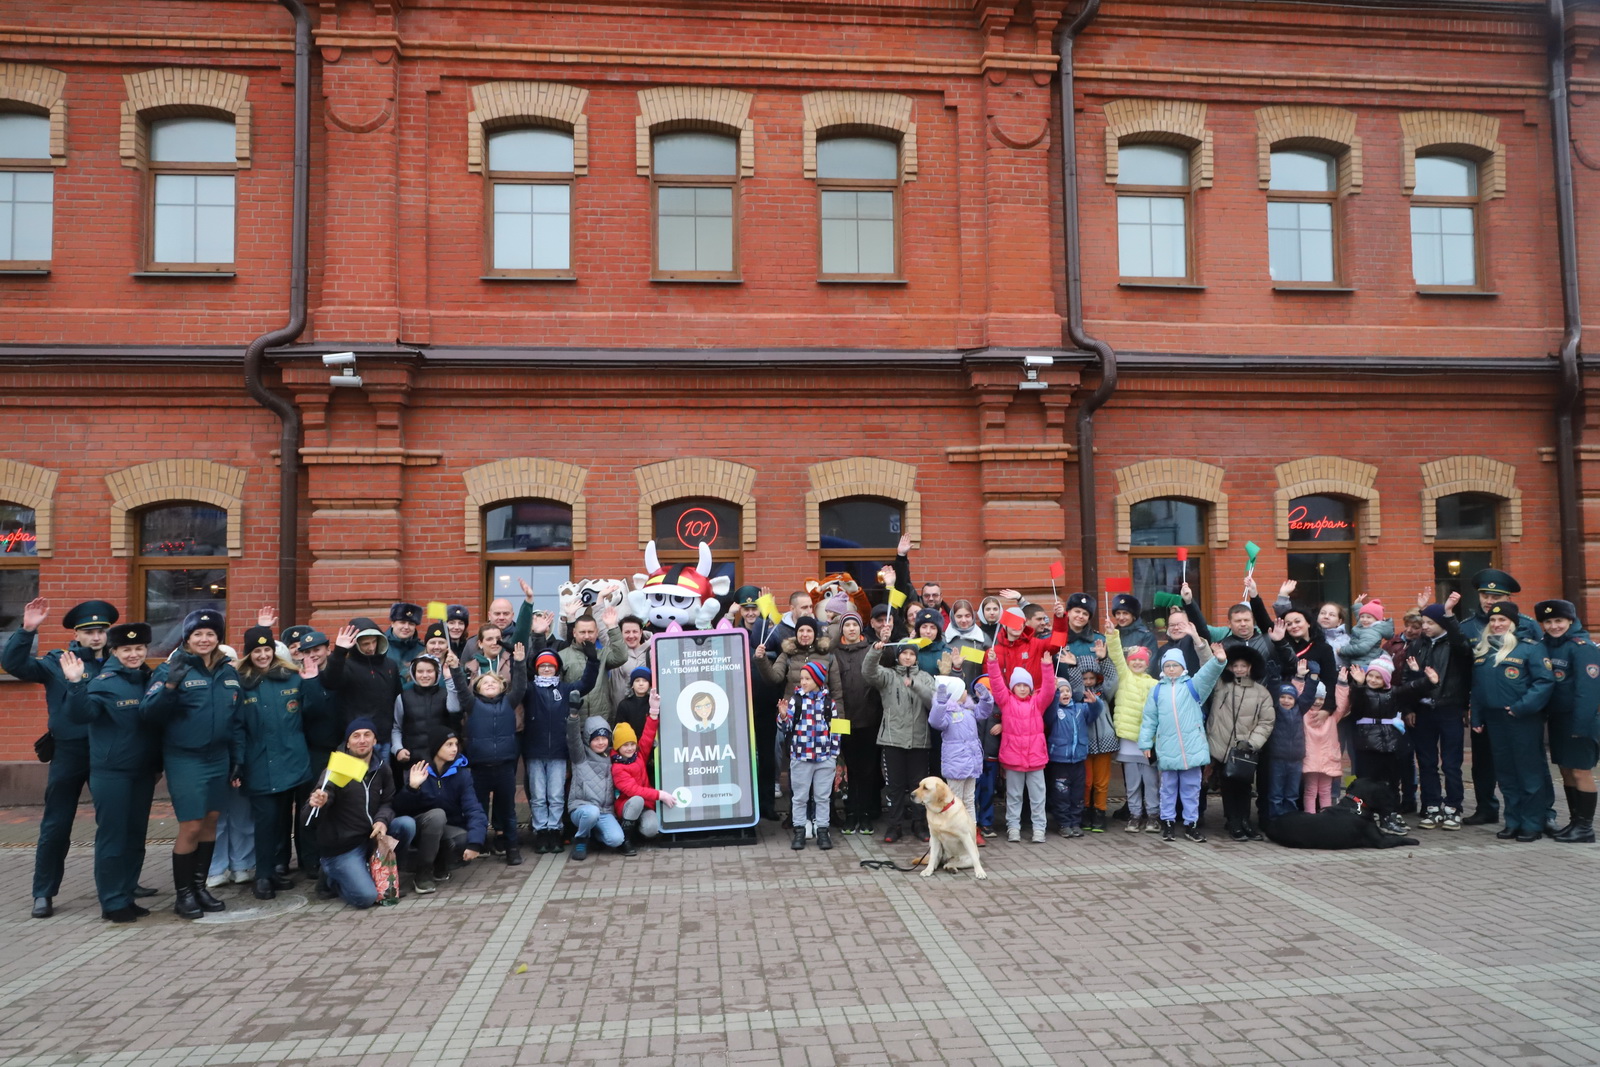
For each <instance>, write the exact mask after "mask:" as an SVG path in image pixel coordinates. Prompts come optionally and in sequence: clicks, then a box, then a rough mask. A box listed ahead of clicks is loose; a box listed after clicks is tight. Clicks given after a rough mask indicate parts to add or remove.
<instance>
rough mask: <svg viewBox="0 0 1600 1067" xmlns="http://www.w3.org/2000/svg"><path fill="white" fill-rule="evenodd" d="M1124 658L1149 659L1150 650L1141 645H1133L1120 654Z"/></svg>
mask: <svg viewBox="0 0 1600 1067" xmlns="http://www.w3.org/2000/svg"><path fill="white" fill-rule="evenodd" d="M1122 656H1123V658H1124V659H1149V658H1150V650H1149V649H1148V648H1146V647H1144V646H1143V645H1134V646H1133V647H1132V648H1130V649H1128V650H1127V651H1126V652H1124V653H1123V654H1122Z"/></svg>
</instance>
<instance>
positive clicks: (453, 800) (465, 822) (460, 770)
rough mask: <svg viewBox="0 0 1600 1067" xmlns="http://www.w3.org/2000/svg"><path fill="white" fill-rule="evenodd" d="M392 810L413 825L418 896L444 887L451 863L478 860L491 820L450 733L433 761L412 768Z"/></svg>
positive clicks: (413, 851) (435, 753)
mask: <svg viewBox="0 0 1600 1067" xmlns="http://www.w3.org/2000/svg"><path fill="white" fill-rule="evenodd" d="M394 807H395V810H396V811H398V812H401V813H402V814H404V815H409V816H411V817H412V818H414V819H415V820H416V823H417V839H416V844H415V845H414V846H413V848H412V850H411V859H412V863H413V864H414V866H415V872H416V882H415V884H416V890H417V892H418V893H424V894H425V893H432V892H433V891H434V890H435V889H437V888H438V885H437V883H439V882H448V881H449V880H450V867H451V864H452V862H453V861H454V859H455V857H457V856H460V857H461V859H462V860H463V861H465V862H470V861H472V860H475V859H477V858H478V857H479V856H480V855H482V853H483V845H484V839H485V838H487V837H488V836H489V819H488V816H486V815H485V814H484V811H483V805H482V804H480V803H478V794H477V793H476V792H475V791H474V790H473V788H472V771H470V770H469V769H468V768H467V757H465V756H463V755H461V743H460V740H459V739H458V738H457V737H456V735H455V734H454V733H453V732H452V733H450V734H447V735H446V736H445V739H444V740H443V741H442V742H441V743H440V744H439V748H438V750H437V751H436V752H434V754H433V758H432V759H428V760H418V761H417V762H416V763H413V764H412V765H411V770H410V771H409V772H408V773H407V775H406V784H405V788H404V789H401V790H400V792H399V793H397V794H396V795H395V798H394Z"/></svg>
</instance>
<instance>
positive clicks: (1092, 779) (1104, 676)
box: [1056, 642, 1121, 834]
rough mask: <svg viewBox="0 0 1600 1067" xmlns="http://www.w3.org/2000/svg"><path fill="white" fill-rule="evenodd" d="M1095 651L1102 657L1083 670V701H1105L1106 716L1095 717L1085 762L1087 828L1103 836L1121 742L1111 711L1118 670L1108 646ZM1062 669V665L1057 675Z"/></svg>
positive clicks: (1098, 643) (1084, 796)
mask: <svg viewBox="0 0 1600 1067" xmlns="http://www.w3.org/2000/svg"><path fill="white" fill-rule="evenodd" d="M1095 648H1096V649H1097V650H1098V653H1099V654H1101V655H1100V658H1099V659H1098V660H1097V661H1096V662H1094V663H1093V664H1091V665H1089V666H1087V667H1084V668H1083V694H1084V695H1083V699H1084V700H1085V701H1086V702H1088V703H1090V704H1094V703H1096V702H1101V708H1102V710H1103V712H1104V714H1101V715H1097V716H1095V718H1094V720H1093V721H1092V722H1090V723H1089V755H1088V757H1087V758H1086V759H1085V760H1084V761H1083V806H1084V809H1085V815H1084V827H1083V828H1084V829H1085V830H1088V831H1089V832H1090V833H1091V834H1103V833H1105V832H1106V795H1107V794H1108V793H1109V792H1110V791H1111V765H1112V763H1113V761H1115V759H1116V757H1117V749H1118V748H1120V747H1121V742H1120V741H1119V740H1118V739H1117V731H1116V728H1115V727H1113V726H1112V724H1111V710H1110V709H1111V702H1112V700H1114V699H1115V698H1116V694H1117V668H1116V667H1114V666H1112V664H1111V661H1110V660H1109V659H1106V658H1105V657H1104V655H1103V653H1104V652H1105V651H1106V649H1105V645H1104V644H1102V643H1100V642H1096V643H1095ZM1060 670H1061V668H1060V667H1059V666H1058V667H1057V668H1056V671H1057V673H1060Z"/></svg>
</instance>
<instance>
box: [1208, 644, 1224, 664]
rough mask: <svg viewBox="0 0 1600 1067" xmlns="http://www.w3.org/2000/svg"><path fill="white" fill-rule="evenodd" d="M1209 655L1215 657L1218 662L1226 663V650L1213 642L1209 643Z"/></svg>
mask: <svg viewBox="0 0 1600 1067" xmlns="http://www.w3.org/2000/svg"><path fill="white" fill-rule="evenodd" d="M1211 654H1212V655H1213V656H1215V657H1217V660H1218V662H1221V663H1226V662H1227V661H1228V650H1227V649H1226V648H1223V647H1222V646H1221V645H1219V644H1217V643H1216V642H1215V641H1213V642H1211Z"/></svg>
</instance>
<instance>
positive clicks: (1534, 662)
mask: <svg viewBox="0 0 1600 1067" xmlns="http://www.w3.org/2000/svg"><path fill="white" fill-rule="evenodd" d="M1555 687H1556V677H1555V672H1554V671H1552V670H1551V669H1550V658H1549V657H1548V656H1547V655H1545V648H1544V645H1543V644H1541V643H1539V642H1537V641H1523V640H1518V641H1517V647H1516V648H1513V649H1512V650H1511V651H1510V653H1508V654H1507V655H1506V658H1505V659H1503V660H1501V661H1500V662H1499V663H1495V662H1494V650H1493V649H1491V650H1490V651H1489V652H1488V653H1486V654H1484V655H1482V656H1477V657H1476V658H1474V660H1473V667H1472V725H1474V726H1482V725H1483V713H1484V712H1486V711H1494V710H1498V709H1501V708H1505V709H1508V710H1509V711H1510V712H1511V714H1512V715H1513V716H1518V717H1520V716H1525V715H1537V714H1539V713H1540V712H1542V711H1544V708H1545V705H1546V704H1548V703H1550V694H1551V693H1552V692H1553V691H1554V690H1555Z"/></svg>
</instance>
